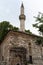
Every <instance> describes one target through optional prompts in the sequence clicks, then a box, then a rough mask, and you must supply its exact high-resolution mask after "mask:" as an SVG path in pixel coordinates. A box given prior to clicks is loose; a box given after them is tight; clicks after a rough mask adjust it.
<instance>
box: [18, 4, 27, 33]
mask: <svg viewBox="0 0 43 65" xmlns="http://www.w3.org/2000/svg"><path fill="white" fill-rule="evenodd" d="M25 19H26V16H25V15H24V6H23V3H22V5H21V10H20V16H19V20H20V31H23V32H25Z"/></svg>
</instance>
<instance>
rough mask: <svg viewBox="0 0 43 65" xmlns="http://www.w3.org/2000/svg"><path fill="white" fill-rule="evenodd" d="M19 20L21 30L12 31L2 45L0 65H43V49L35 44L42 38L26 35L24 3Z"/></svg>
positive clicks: (0, 48)
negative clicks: (37, 39)
mask: <svg viewBox="0 0 43 65" xmlns="http://www.w3.org/2000/svg"><path fill="white" fill-rule="evenodd" d="M19 20H20V30H19V31H12V30H10V31H9V32H8V33H7V35H6V36H5V38H4V40H3V41H2V43H0V65H43V47H41V48H40V46H38V45H36V43H35V41H36V38H40V36H37V35H34V34H27V33H25V20H26V16H25V13H24V5H23V3H22V5H21V9H20V16H19ZM41 49H42V51H41Z"/></svg>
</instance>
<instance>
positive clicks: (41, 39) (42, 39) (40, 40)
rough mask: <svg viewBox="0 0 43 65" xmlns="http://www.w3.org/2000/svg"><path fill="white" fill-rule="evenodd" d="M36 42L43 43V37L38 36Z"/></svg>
mask: <svg viewBox="0 0 43 65" xmlns="http://www.w3.org/2000/svg"><path fill="white" fill-rule="evenodd" d="M35 43H36V44H37V45H43V38H37V39H36V42H35Z"/></svg>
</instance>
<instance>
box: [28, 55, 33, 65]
mask: <svg viewBox="0 0 43 65" xmlns="http://www.w3.org/2000/svg"><path fill="white" fill-rule="evenodd" d="M29 63H31V64H32V63H33V62H32V56H29Z"/></svg>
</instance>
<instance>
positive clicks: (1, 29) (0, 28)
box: [0, 21, 19, 42]
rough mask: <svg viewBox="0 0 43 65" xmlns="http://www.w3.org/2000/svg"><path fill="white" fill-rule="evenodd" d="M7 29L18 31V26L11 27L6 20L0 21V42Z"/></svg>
mask: <svg viewBox="0 0 43 65" xmlns="http://www.w3.org/2000/svg"><path fill="white" fill-rule="evenodd" d="M9 30H14V31H18V30H19V28H17V27H13V26H12V25H11V24H10V23H9V22H8V21H2V22H0V42H1V41H2V40H3V39H4V36H5V35H6V34H7V32H8V31H9Z"/></svg>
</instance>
